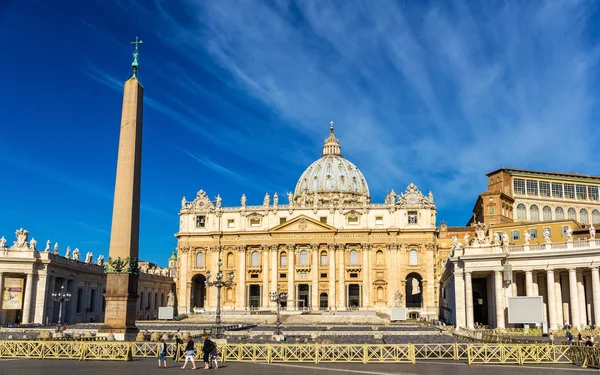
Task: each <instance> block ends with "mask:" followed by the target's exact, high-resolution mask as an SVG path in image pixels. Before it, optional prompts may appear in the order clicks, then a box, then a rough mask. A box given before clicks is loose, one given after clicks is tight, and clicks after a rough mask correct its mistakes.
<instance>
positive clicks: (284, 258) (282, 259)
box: [279, 251, 287, 266]
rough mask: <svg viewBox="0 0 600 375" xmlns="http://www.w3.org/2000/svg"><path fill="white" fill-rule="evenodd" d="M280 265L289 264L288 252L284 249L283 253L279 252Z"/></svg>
mask: <svg viewBox="0 0 600 375" xmlns="http://www.w3.org/2000/svg"><path fill="white" fill-rule="evenodd" d="M279 265H280V266H287V254H286V252H285V251H282V252H281V254H279Z"/></svg>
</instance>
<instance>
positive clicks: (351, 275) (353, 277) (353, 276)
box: [350, 273, 358, 279]
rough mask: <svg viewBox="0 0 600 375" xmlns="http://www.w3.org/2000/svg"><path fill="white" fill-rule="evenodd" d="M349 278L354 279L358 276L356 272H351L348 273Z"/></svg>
mask: <svg viewBox="0 0 600 375" xmlns="http://www.w3.org/2000/svg"><path fill="white" fill-rule="evenodd" d="M350 278H351V279H356V278H358V274H357V273H351V274H350Z"/></svg>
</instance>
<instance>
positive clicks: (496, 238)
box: [494, 232, 500, 245]
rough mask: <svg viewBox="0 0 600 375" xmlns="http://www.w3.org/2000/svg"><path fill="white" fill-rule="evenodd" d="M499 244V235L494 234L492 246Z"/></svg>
mask: <svg viewBox="0 0 600 375" xmlns="http://www.w3.org/2000/svg"><path fill="white" fill-rule="evenodd" d="M499 244H500V235H499V234H498V233H497V232H496V233H494V245H499Z"/></svg>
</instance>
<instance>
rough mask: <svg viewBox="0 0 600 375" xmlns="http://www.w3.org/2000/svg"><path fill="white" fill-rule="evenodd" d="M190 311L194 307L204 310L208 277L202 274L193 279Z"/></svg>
mask: <svg viewBox="0 0 600 375" xmlns="http://www.w3.org/2000/svg"><path fill="white" fill-rule="evenodd" d="M191 294H192V295H191V301H190V311H193V310H194V307H198V308H204V300H205V299H206V277H205V276H204V275H202V274H198V275H195V276H194V277H192V290H191Z"/></svg>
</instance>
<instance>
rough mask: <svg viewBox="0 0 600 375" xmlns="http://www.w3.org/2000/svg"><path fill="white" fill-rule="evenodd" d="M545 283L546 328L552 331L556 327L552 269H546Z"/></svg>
mask: <svg viewBox="0 0 600 375" xmlns="http://www.w3.org/2000/svg"><path fill="white" fill-rule="evenodd" d="M546 283H547V284H548V287H547V293H548V320H549V322H548V328H549V329H550V330H552V331H554V330H557V329H558V320H557V319H556V310H557V308H556V297H555V291H556V290H555V288H556V287H555V283H554V270H546Z"/></svg>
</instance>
